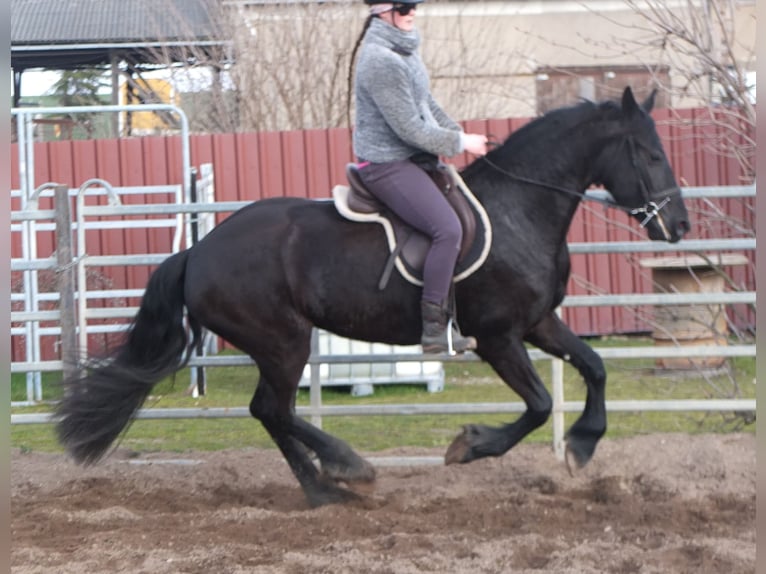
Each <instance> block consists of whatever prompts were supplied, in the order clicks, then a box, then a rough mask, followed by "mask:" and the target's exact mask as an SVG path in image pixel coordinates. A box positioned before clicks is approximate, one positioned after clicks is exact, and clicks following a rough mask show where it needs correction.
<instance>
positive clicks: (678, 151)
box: [11, 110, 755, 358]
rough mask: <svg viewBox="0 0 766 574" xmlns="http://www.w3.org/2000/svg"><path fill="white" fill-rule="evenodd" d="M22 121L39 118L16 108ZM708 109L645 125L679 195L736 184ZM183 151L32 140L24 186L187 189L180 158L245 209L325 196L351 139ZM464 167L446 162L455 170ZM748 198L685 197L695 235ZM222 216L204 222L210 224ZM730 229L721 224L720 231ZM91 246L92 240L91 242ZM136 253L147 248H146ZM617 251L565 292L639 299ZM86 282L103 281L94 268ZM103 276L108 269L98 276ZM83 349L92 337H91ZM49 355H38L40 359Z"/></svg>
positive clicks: (606, 311) (600, 231)
mask: <svg viewBox="0 0 766 574" xmlns="http://www.w3.org/2000/svg"><path fill="white" fill-rule="evenodd" d="M26 111H27V112H29V113H32V112H35V113H36V112H39V110H31V111H30V110H26ZM708 113H709V112H708V110H656V111H655V112H654V114H653V115H654V117H655V120H656V123H657V127H658V132H659V133H660V135H661V137H662V139H663V144H664V145H665V148H666V150H667V152H668V156H669V159H670V162H671V164H672V166H673V168H674V171H675V173H676V174H677V177H678V179H679V181H680V182H681V183H682V185H683V186H684V187H689V188H690V187H700V186H724V185H735V184H739V183H741V182H742V181H743V180H742V178H741V167H740V166H739V165H738V163H737V161H736V159H735V158H733V157H726V156H723V155H721V154H720V152H719V151H718V150H716V148H715V142H716V141H717V140H720V139H721V134H720V133H719V131H720V129H721V128H719V126H720V124H721V122H712V121H709V118H708V117H707V114H708ZM528 121H529V119H528V118H510V119H490V120H472V121H468V122H464V125H465V126H466V129H469V130H470V131H474V132H477V133H486V134H488V135H490V136H491V137H492V138H493V139H494V140H498V141H499V140H502V139H504V138H505V137H507V135H508V134H510V133H512V132H513V131H515V130H517V129H518V128H519V127H521V126H522V125H524V124H525V123H526V122H528ZM188 140H189V141H188V154H185V153H184V151H183V150H184V149H185V148H184V147H183V142H184V138H183V137H181V136H167V137H166V136H152V137H144V138H125V139H110V140H95V141H61V142H49V143H34V144H32V142H31V138H30V141H27V142H26V144H25V146H26V147H27V148H29V147H32V148H33V149H34V154H35V157H36V158H37V159H36V161H35V162H34V163H33V165H31V166H28V167H27V170H28V171H30V172H31V173H32V175H33V179H34V181H37V182H49V181H55V182H58V183H63V184H66V185H68V186H69V187H70V188H78V187H79V186H80V185H81V182H83V181H87V180H89V179H91V178H99V179H103V180H105V181H108V182H110V183H111V184H112V185H113V186H114V187H116V188H117V187H119V188H125V187H133V186H164V185H181V184H183V185H186V183H187V182H186V181H183V180H182V179H181V171H180V170H179V169H178V165H180V163H181V161H182V158H183V156H185V155H188V157H189V161H190V162H191V164H192V165H202V164H211V165H212V166H213V170H214V172H215V175H216V180H217V181H216V199H217V200H218V201H221V202H246V201H253V200H258V199H263V198H267V197H274V196H282V195H287V196H300V197H309V198H327V197H329V195H330V190H331V189H332V187H333V186H334V185H336V184H338V183H343V182H345V175H344V171H343V170H344V166H345V163H347V162H349V161H352V159H353V156H352V152H351V139H350V132H349V130H347V129H344V128H335V129H326V130H324V129H322V130H306V131H290V132H261V133H233V134H209V135H191V136H189V138H188ZM11 151H12V163H11V167H12V174H11V176H12V177H11V185H12V188H13V189H18V188H21V187H23V186H22V183H23V180H24V178H25V177H27V176H28V174H26V175H25V174H24V173H23V172H22V170H20V169H19V168H17V167H16V165H17V163H18V162H17V160H18V158H19V154H20V147H19V145H16V144H14V145H12V150H11ZM468 161H469V158H468V157H467V156H461V157H458V158H456V159H455V163H456V165H457V166H458V167H460V166H462V165H464V164H466V163H467V162H468ZM753 206H754V199H753V198H752V197H742V196H718V197H716V198H715V199H713V198H710V197H700V198H699V199H690V200H689V207H690V211H691V214H692V217H693V223H694V226H693V233H694V237H695V238H700V239H710V238H716V237H724V236H726V237H728V236H732V235H731V233H732V232H733V231H732V230H743V229H744V230H754V229H755V214H754V208H753ZM226 215H227V213H226V212H220V213H217V214H214V217H215V219H216V221H218V222H220V221H221V220H222V219H223V218H224V217H226ZM727 225H729V227H728V228H725V226H727ZM92 235H93V237H89V245H91V247H90V248H89V251H90V254H91V255H106V254H110V253H118V252H119V251H120V249H121V248H122V249H124V250H125V252H127V253H138V252H140V251H139V250H140V249H145V248H146V247H147V246H148V245H151V246H152V251H154V252H168V251H170V249H171V242H172V237H171V236H170V235H169V234H163V233H162V230H158V229H156V230H147V231H144V232H137V231H136V232H130V233H127V232H126V233H124V234H122V235H120V236H117V235H116V234H112V233H108V232H102V233H100V234H99V235H98V236H96V234H92ZM40 237H41V239H40V241H41V243H40V245H41V253H45V252H48V253H50V252H52V250H53V245H52V239H51V238H50V237H48V236H45V235H42V234H41V236H40ZM640 237H641V232H640V231H639V230H637V229H636V226H635V225H633V224H632V223H631V222H629V220H628V218H627V217H626V216H625V215H624V214H622V213H615V212H613V211H610V212H609V213H608V214H606V213H605V212H604V211H603V209H601V208H600V207H593V206H591V205H588V204H587V203H586V204H583V206H582V207H581V208H580V209H579V210H578V212H577V214H576V216H575V219H574V221H573V223H572V227H571V229H570V233H569V236H568V238H569V241H570V242H571V243H586V242H599V243H600V242H621V241H629V240H632V239H636V238H640ZM91 240H92V241H94V242H93V243H91ZM144 252H145V251H144ZM12 253H13V257H20V256H21V245H20V243H19V242H18V240H15V239H12ZM632 263H633V262H632V261H630V256H626V254H624V253H603V252H599V253H581V254H575V255H574V257H573V258H572V279H571V280H570V283H569V286H568V292H569V293H570V294H571V295H578V296H579V295H587V294H590V293H600V292H603V293H629V292H633V293H641V292H646V291H650V290H651V288H652V287H651V278H650V277H649V274H648V273H646V272H644V271H642V270H641V269H640V268H639V267H638V266H636V265H633V264H632ZM91 271H92V273H93V274H94V275H96V274H98V273H102V271H101V270H99V269H98V268H95V267H94V268H92V270H91ZM731 272H732V278H733V279H734V281H735V282H737V283H738V284H742V285H747V286H754V285H755V273H754V267H753V265H749V266H742V267H739V268H736V269H732V270H731ZM103 274H105V275H106V272H103ZM108 274H109V275H108V277H107V279H108V280H109V281H110V282H112V283H113V284H114V285H115V286H116V285H119V286H121V287H122V288H125V289H138V288H140V287H142V286H143V285H144V283H145V280H146V277H147V274H148V270H147V269H146V268H145V267H141V266H128V267H125V268H119V267H112V268H110V269H108ZM753 313H754V312H753V311H752V310H751V309H749V308H747V307H746V306H742V305H739V306H735V307H734V308H733V320H734V322H735V324H736V325H737V326H738V327H739V328H742V329H748V328H750V327H751V326H753V325H754V324H755V321H754V315H753ZM563 317H564V319H565V321H566V322H567V324H568V325H570V327H571V328H572V329H573V330H574V331H575V332H576V333H577V334H580V335H602V334H613V333H635V332H638V331H640V330H641V329H642V328H643V327H642V320H641V317H639V316H636V315H635V314H634V313H632V312H631V311H630V310H627V311H626V310H625V309H623V308H621V307H619V306H615V307H576V308H575V307H567V308H564V309H563ZM93 343H94V344H95V343H96V341H95V339H94V341H93ZM20 344H21V343H20V342H19V341H18V338H14V340H13V354H14V358H18V355H19V354H20V353H22V352H23V351H22V350H21V349H20V348H19V347H20ZM51 353H52V350H51V349H50V348H48V347H46V348H45V349H43V353H42V354H43V356H49V355H50V354H51Z"/></svg>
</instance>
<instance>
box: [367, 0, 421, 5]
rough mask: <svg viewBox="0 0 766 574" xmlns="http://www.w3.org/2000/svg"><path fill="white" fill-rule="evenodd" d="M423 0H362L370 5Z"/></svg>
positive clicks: (419, 0) (419, 1)
mask: <svg viewBox="0 0 766 574" xmlns="http://www.w3.org/2000/svg"><path fill="white" fill-rule="evenodd" d="M422 2H425V0H395V1H392V0H364V3H365V4H367V5H369V6H372V5H373V4H420V3H422Z"/></svg>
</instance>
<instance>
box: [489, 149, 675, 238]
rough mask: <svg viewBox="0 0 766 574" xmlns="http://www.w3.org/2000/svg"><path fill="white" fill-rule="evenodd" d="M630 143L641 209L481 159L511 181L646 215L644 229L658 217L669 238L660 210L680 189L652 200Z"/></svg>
mask: <svg viewBox="0 0 766 574" xmlns="http://www.w3.org/2000/svg"><path fill="white" fill-rule="evenodd" d="M628 142H629V145H630V157H631V163H632V164H633V166H634V167H635V168H636V171H637V172H638V175H639V182H640V184H641V193H642V195H643V198H644V201H645V202H646V203H644V205H643V206H641V207H625V206H623V205H620V204H619V203H617V202H615V201H611V200H609V199H602V198H600V197H592V196H587V195H585V194H584V193H579V192H576V191H572V190H571V189H567V188H565V187H561V186H559V185H555V184H553V183H548V182H545V181H540V180H537V179H533V178H529V177H524V176H521V175H518V174H515V173H513V172H510V171H508V170H506V169H503V168H502V167H500V166H499V165H497V164H496V163H494V162H493V161H492V160H490V159H489V158H487V156H486V155H484V156H481V159H482V160H484V161H485V162H486V163H487V165H489V166H490V167H491V168H492V169H494V170H495V171H498V172H500V173H502V174H503V175H505V176H507V177H510V178H511V179H513V180H515V181H519V182H522V183H528V184H530V185H535V186H537V187H544V188H547V189H551V190H553V191H558V192H560V193H564V194H566V195H571V196H574V197H577V198H578V199H579V200H583V199H585V200H588V201H595V202H596V203H600V204H602V205H603V206H605V207H611V208H614V209H619V210H620V211H622V212H624V213H627V214H629V215H639V214H641V213H644V214H646V217H645V218H644V220H643V221H642V222H641V224H640V225H641V227H642V228H643V227H646V225H647V224H648V223H649V222H650V221H651V220H652V219H654V218H655V217H657V220H658V222H659V224H660V227H661V228H662V230H663V232H664V233H665V235H666V237H669V233H668V230H667V229H666V227H665V223H664V221H663V220H662V217H661V216H660V210H661V209H662V208H663V207H665V206H666V205H667V204H668V203H669V202H670V196H672V195H674V194H675V193H678V192H679V191H678V188H677V187H671V188H667V189H663V190H662V191H660V192H658V193H655V194H654V198H652V195H651V194H650V192H649V188H648V186H647V185H646V179H645V174H644V170H642V169H641V166H639V165H638V162H637V161H636V153H635V142H634V141H633V138H631V137H629V138H628ZM487 143H488V145H490V146H492V147H499V146H500V145H501V144H499V143H498V142H492V141H490V142H487ZM660 199H662V201H660V203H659V204H658V203H657V202H656V200H660Z"/></svg>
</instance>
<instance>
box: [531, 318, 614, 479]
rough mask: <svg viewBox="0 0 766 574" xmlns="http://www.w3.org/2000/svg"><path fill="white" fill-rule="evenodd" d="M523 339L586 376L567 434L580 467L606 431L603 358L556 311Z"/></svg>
mask: <svg viewBox="0 0 766 574" xmlns="http://www.w3.org/2000/svg"><path fill="white" fill-rule="evenodd" d="M526 339H527V341H529V342H530V343H532V344H533V345H535V346H537V347H539V348H540V349H542V350H543V351H545V352H546V353H548V354H550V355H553V356H555V357H558V358H560V359H563V360H565V361H567V362H569V363H571V364H572V366H573V367H575V368H576V369H577V370H578V371H579V373H580V374H581V375H582V377H583V379H584V380H585V385H586V387H587V390H588V392H587V395H586V399H585V409H584V410H583V412H582V414H581V415H580V418H578V419H577V420H576V421H575V423H574V424H573V425H572V427H571V428H570V429H569V432H567V435H566V441H567V451H568V452H569V453H570V454H572V456H573V457H574V459H575V462H576V463H577V465H578V466H580V467H582V466H584V465H585V464H587V463H588V461H589V460H590V459H591V457H592V456H593V453H594V452H595V450H596V445H597V444H598V441H599V440H600V439H601V437H602V436H604V433H605V432H606V399H605V394H604V390H605V387H606V370H605V369H604V362H603V361H602V360H601V357H599V355H598V353H596V352H595V351H594V350H593V349H591V347H590V346H589V345H587V344H586V343H585V342H584V341H583V340H582V339H580V337H578V336H577V335H575V334H574V333H572V331H571V330H570V329H569V327H567V326H566V325H565V324H564V323H562V322H561V319H559V318H558V316H557V315H556V314H555V313H550V314H549V315H548V316H547V317H546V318H545V319H543V320H542V321H540V322H539V323H538V324H537V325H536V326H535V328H534V329H533V330H532V332H531V333H529V334H528V335H527V338H526Z"/></svg>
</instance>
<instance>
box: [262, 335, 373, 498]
mask: <svg viewBox="0 0 766 574" xmlns="http://www.w3.org/2000/svg"><path fill="white" fill-rule="evenodd" d="M306 348H307V349H308V344H307V345H306ZM272 352H273V349H272ZM307 357H308V350H306V351H305V353H301V352H300V351H299V349H298V345H295V344H294V343H293V345H292V346H291V349H290V352H289V353H285V354H283V355H282V356H281V357H280V359H281V360H274V359H273V358H270V359H266V358H259V359H256V363H257V364H258V367H259V369H260V372H261V378H260V380H259V381H258V387H257V388H256V391H255V395H254V396H253V400H252V401H251V403H250V412H251V414H252V415H253V416H254V417H255V418H256V419H258V420H259V421H261V423H262V424H263V426H264V428H265V429H266V430H267V432H268V433H269V435H270V436H271V437H272V439H273V440H274V442H275V443H276V444H277V446H278V447H279V449H280V450H281V451H282V454H283V455H284V457H285V459H286V460H287V463H288V464H289V465H290V469H291V470H292V471H293V474H294V475H295V477H296V478H297V479H298V482H299V483H300V485H301V488H302V489H303V491H304V493H305V494H306V498H307V499H308V501H309V504H311V505H312V506H320V505H323V504H330V503H335V502H345V501H348V500H352V499H355V498H357V496H356V495H355V494H354V493H353V492H351V491H348V490H346V489H344V488H341V487H340V486H338V485H337V484H336V483H335V481H336V480H344V481H346V482H371V481H372V480H374V478H375V472H374V469H373V467H372V465H370V464H369V463H368V462H367V461H365V460H364V459H362V458H361V457H359V455H357V454H356V453H355V452H354V451H353V450H352V449H351V447H349V446H348V445H347V444H346V443H345V442H343V441H342V440H340V439H337V438H335V437H332V436H330V435H329V434H327V433H325V432H323V431H321V430H319V429H318V428H316V427H314V426H313V425H311V424H309V423H307V422H306V421H303V420H302V419H300V418H299V417H297V416H296V415H295V412H294V406H295V395H296V393H297V390H298V383H299V382H300V376H301V372H302V371H303V365H304V364H305V360H306V358H307ZM309 450H311V451H314V453H316V455H317V457H318V458H319V460H320V463H321V464H322V473H320V472H319V470H318V469H317V468H316V466H315V465H314V463H313V462H312V461H311V458H310V456H309Z"/></svg>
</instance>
